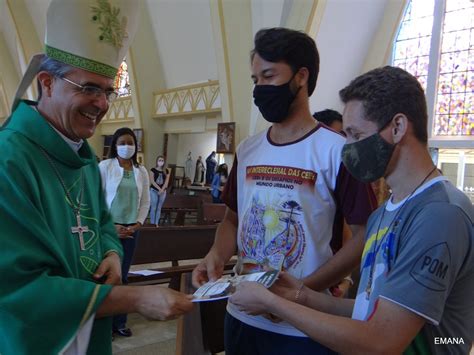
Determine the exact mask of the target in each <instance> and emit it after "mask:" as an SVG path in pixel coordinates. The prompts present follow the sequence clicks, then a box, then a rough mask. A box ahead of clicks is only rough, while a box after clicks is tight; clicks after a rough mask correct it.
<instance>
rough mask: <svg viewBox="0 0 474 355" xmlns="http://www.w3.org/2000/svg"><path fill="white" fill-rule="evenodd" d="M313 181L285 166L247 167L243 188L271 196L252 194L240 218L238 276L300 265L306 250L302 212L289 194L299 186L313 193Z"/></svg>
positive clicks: (303, 172) (311, 174)
mask: <svg viewBox="0 0 474 355" xmlns="http://www.w3.org/2000/svg"><path fill="white" fill-rule="evenodd" d="M316 177H317V174H316V173H315V172H313V171H309V170H303V169H298V168H292V167H286V166H267V165H265V166H263V165H260V166H249V167H247V169H246V184H250V185H252V184H253V185H256V186H260V187H266V188H268V189H269V190H270V189H271V190H272V193H265V189H264V190H263V191H262V190H260V191H258V192H256V193H254V195H253V197H252V203H251V205H250V207H249V208H248V209H247V211H246V212H245V214H244V216H243V219H242V228H241V231H240V235H239V238H240V242H241V246H242V248H241V251H240V254H239V260H240V266H241V270H240V272H241V273H249V272H256V271H264V270H272V269H274V270H281V269H284V270H288V269H290V268H294V267H296V266H297V265H298V264H299V263H300V262H301V261H302V258H303V255H304V251H305V248H306V238H305V234H306V233H305V230H304V227H303V223H302V222H303V218H302V213H303V209H302V206H301V204H300V203H299V202H298V197H297V196H298V194H297V193H295V192H294V191H293V190H295V187H300V188H301V187H302V186H304V187H308V188H313V189H314V184H315V182H316ZM275 188H278V192H277V193H275ZM296 190H298V189H296Z"/></svg>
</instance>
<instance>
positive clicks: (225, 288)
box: [193, 270, 278, 302]
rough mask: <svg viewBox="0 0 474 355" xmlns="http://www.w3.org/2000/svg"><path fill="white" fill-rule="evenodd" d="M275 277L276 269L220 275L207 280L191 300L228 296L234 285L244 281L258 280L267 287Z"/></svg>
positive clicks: (214, 299)
mask: <svg viewBox="0 0 474 355" xmlns="http://www.w3.org/2000/svg"><path fill="white" fill-rule="evenodd" d="M277 277H278V271H277V270H272V271H264V272H256V273H254V274H246V275H238V276H227V277H222V278H220V279H219V280H217V281H213V282H207V283H205V284H204V285H202V286H201V287H199V288H198V289H197V290H196V292H194V294H193V296H194V299H193V302H204V301H216V300H220V299H224V298H228V297H230V296H231V295H232V293H234V291H235V287H236V286H237V285H238V284H239V283H241V282H244V281H254V282H258V283H260V284H262V285H263V286H265V287H266V288H269V287H270V286H271V285H273V283H274V282H275V281H276V279H277Z"/></svg>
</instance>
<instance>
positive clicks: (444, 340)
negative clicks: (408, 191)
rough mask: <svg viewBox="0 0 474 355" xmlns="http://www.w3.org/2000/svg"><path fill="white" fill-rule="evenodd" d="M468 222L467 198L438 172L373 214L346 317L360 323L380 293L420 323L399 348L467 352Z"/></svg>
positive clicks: (471, 276) (470, 290)
mask: <svg viewBox="0 0 474 355" xmlns="http://www.w3.org/2000/svg"><path fill="white" fill-rule="evenodd" d="M440 221H442V222H441V223H440ZM473 221H474V214H473V208H472V205H471V202H470V201H469V199H468V198H467V197H466V196H465V195H464V194H463V193H462V192H461V191H459V190H458V189H456V188H455V187H454V186H453V185H452V184H451V183H450V182H448V181H447V179H446V178H445V177H437V178H434V179H432V180H430V181H429V182H427V183H425V184H423V185H422V186H420V187H419V188H418V189H417V190H416V192H415V193H413V194H412V196H411V197H410V198H409V199H404V200H402V201H400V202H399V203H397V204H394V203H392V202H391V200H389V201H388V202H387V203H386V204H384V205H383V206H382V207H381V208H379V209H378V210H377V211H376V212H374V213H373V214H372V216H371V217H370V219H369V223H368V226H367V227H368V229H367V239H366V245H365V248H364V252H363V255H362V264H361V282H360V285H359V291H358V294H357V298H356V302H355V305H354V310H353V314H352V318H353V319H359V320H368V319H369V318H370V317H371V315H372V314H373V313H374V311H375V309H376V306H377V303H378V300H379V298H383V299H386V300H389V301H391V302H393V303H395V304H397V305H399V306H401V307H403V308H405V309H407V310H409V311H411V312H414V313H416V314H417V315H419V316H421V317H423V318H424V319H425V320H426V323H425V325H424V326H423V328H422V329H421V330H420V332H419V333H418V335H417V336H416V337H415V339H414V340H413V341H412V343H411V344H410V346H409V348H407V349H406V351H408V350H415V349H414V348H416V350H417V351H420V350H422V349H423V350H424V351H425V353H430V354H445V353H448V352H449V353H459V354H463V353H468V352H469V349H470V348H471V339H472V338H473V330H474V307H472V304H470V303H469V300H470V299H472V297H473V295H474V248H473V246H472V241H473V238H474V235H473V229H472V224H473ZM376 235H377V239H376V237H375V236H376ZM466 236H468V237H467V238H466ZM415 352H416V351H415Z"/></svg>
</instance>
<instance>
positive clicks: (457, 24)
mask: <svg viewBox="0 0 474 355" xmlns="http://www.w3.org/2000/svg"><path fill="white" fill-rule="evenodd" d="M440 55H441V57H440V65H439V78H438V90H437V97H436V101H437V103H436V114H435V119H434V134H435V135H439V136H443V135H447V136H474V2H472V1H470V0H448V1H447V2H446V12H445V15H444V25H443V36H442V40H441V54H440Z"/></svg>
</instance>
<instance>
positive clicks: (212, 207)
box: [201, 203, 227, 224]
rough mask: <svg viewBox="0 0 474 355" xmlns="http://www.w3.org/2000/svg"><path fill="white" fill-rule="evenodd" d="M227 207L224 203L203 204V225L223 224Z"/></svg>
mask: <svg viewBox="0 0 474 355" xmlns="http://www.w3.org/2000/svg"><path fill="white" fill-rule="evenodd" d="M226 207H227V206H226V205H225V204H223V203H203V204H202V221H201V223H202V224H213V223H220V222H222V220H223V219H224V215H225V210H226Z"/></svg>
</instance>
